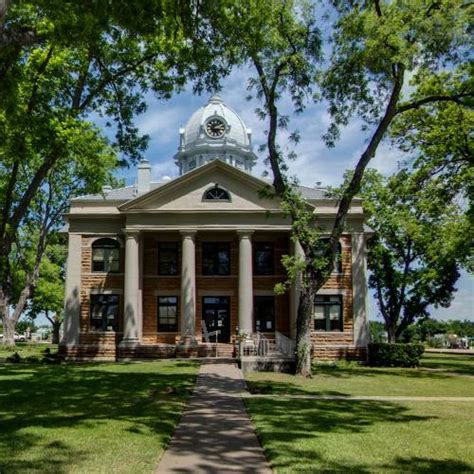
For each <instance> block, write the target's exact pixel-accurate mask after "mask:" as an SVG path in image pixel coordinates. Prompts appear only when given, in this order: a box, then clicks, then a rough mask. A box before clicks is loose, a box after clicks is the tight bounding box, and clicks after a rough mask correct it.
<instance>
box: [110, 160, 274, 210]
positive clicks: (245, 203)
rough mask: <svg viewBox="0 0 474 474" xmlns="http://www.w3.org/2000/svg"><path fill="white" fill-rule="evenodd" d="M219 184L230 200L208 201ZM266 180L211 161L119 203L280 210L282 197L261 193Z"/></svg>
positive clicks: (166, 207) (142, 207) (162, 207)
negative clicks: (211, 190)
mask: <svg viewBox="0 0 474 474" xmlns="http://www.w3.org/2000/svg"><path fill="white" fill-rule="evenodd" d="M216 185H218V186H219V187H220V188H222V189H224V190H226V191H227V192H228V193H229V195H230V200H229V201H222V200H206V199H204V194H205V192H206V191H207V190H208V189H210V188H212V187H215V186H216ZM265 189H271V187H270V186H269V184H268V183H266V182H265V181H263V180H261V179H259V178H256V177H255V176H251V175H249V174H248V173H246V172H244V171H241V170H239V169H237V168H235V167H233V166H230V165H228V164H227V163H224V162H222V161H219V160H215V161H212V162H210V163H208V164H206V165H204V166H201V167H199V168H197V169H195V170H193V171H191V172H189V173H186V174H185V175H183V176H180V177H179V178H176V179H174V180H173V181H170V182H169V183H166V184H164V185H162V186H160V187H159V188H157V189H155V190H153V191H150V192H148V193H146V194H143V195H141V196H139V197H137V198H135V199H133V200H131V201H129V202H127V203H125V204H123V205H122V206H120V208H119V209H120V210H121V211H123V212H137V211H140V212H147V211H148V212H154V211H155V212H156V211H160V212H258V211H262V212H268V211H273V212H280V211H281V208H280V200H279V199H277V198H274V199H272V198H270V197H266V196H262V191H264V190H265Z"/></svg>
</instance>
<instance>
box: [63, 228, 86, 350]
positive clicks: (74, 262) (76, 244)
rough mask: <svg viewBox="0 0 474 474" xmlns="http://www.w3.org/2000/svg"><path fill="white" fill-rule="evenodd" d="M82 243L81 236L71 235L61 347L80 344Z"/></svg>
mask: <svg viewBox="0 0 474 474" xmlns="http://www.w3.org/2000/svg"><path fill="white" fill-rule="evenodd" d="M81 241H82V237H81V235H78V234H69V242H68V255H67V266H66V288H65V294H64V324H63V328H64V329H63V337H62V340H61V345H63V346H75V345H77V344H79V333H80V313H81V305H80V296H81V295H80V292H81V265H82V248H81Z"/></svg>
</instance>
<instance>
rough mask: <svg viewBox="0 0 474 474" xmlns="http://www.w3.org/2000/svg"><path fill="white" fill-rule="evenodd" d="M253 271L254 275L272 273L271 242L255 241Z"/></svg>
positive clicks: (272, 252) (273, 269)
mask: <svg viewBox="0 0 474 474" xmlns="http://www.w3.org/2000/svg"><path fill="white" fill-rule="evenodd" d="M254 245H255V253H254V273H255V275H274V274H275V264H274V258H273V254H274V251H273V243H271V242H255V244H254Z"/></svg>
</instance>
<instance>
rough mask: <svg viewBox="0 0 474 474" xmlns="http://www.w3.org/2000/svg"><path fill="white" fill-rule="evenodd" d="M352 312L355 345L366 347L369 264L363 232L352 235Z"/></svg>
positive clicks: (367, 334)
mask: <svg viewBox="0 0 474 474" xmlns="http://www.w3.org/2000/svg"><path fill="white" fill-rule="evenodd" d="M352 292H353V294H352V310H353V318H354V319H353V321H354V344H355V346H356V347H366V346H367V343H368V342H369V331H368V321H367V264H366V258H365V236H364V233H363V232H354V233H353V234H352Z"/></svg>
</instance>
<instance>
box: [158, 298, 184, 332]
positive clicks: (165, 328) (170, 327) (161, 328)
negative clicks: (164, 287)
mask: <svg viewBox="0 0 474 474" xmlns="http://www.w3.org/2000/svg"><path fill="white" fill-rule="evenodd" d="M170 298H174V299H175V302H174V303H171V302H169V301H168V302H162V301H161V300H165V299H170ZM162 308H175V316H174V319H175V322H174V323H172V324H170V323H169V322H167V323H161V314H160V309H162ZM178 312H179V297H178V296H177V295H158V296H157V297H156V325H157V332H167V333H175V332H178V320H179V313H178ZM169 318H170V316H169V314H168V315H166V319H167V320H168V321H169Z"/></svg>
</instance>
